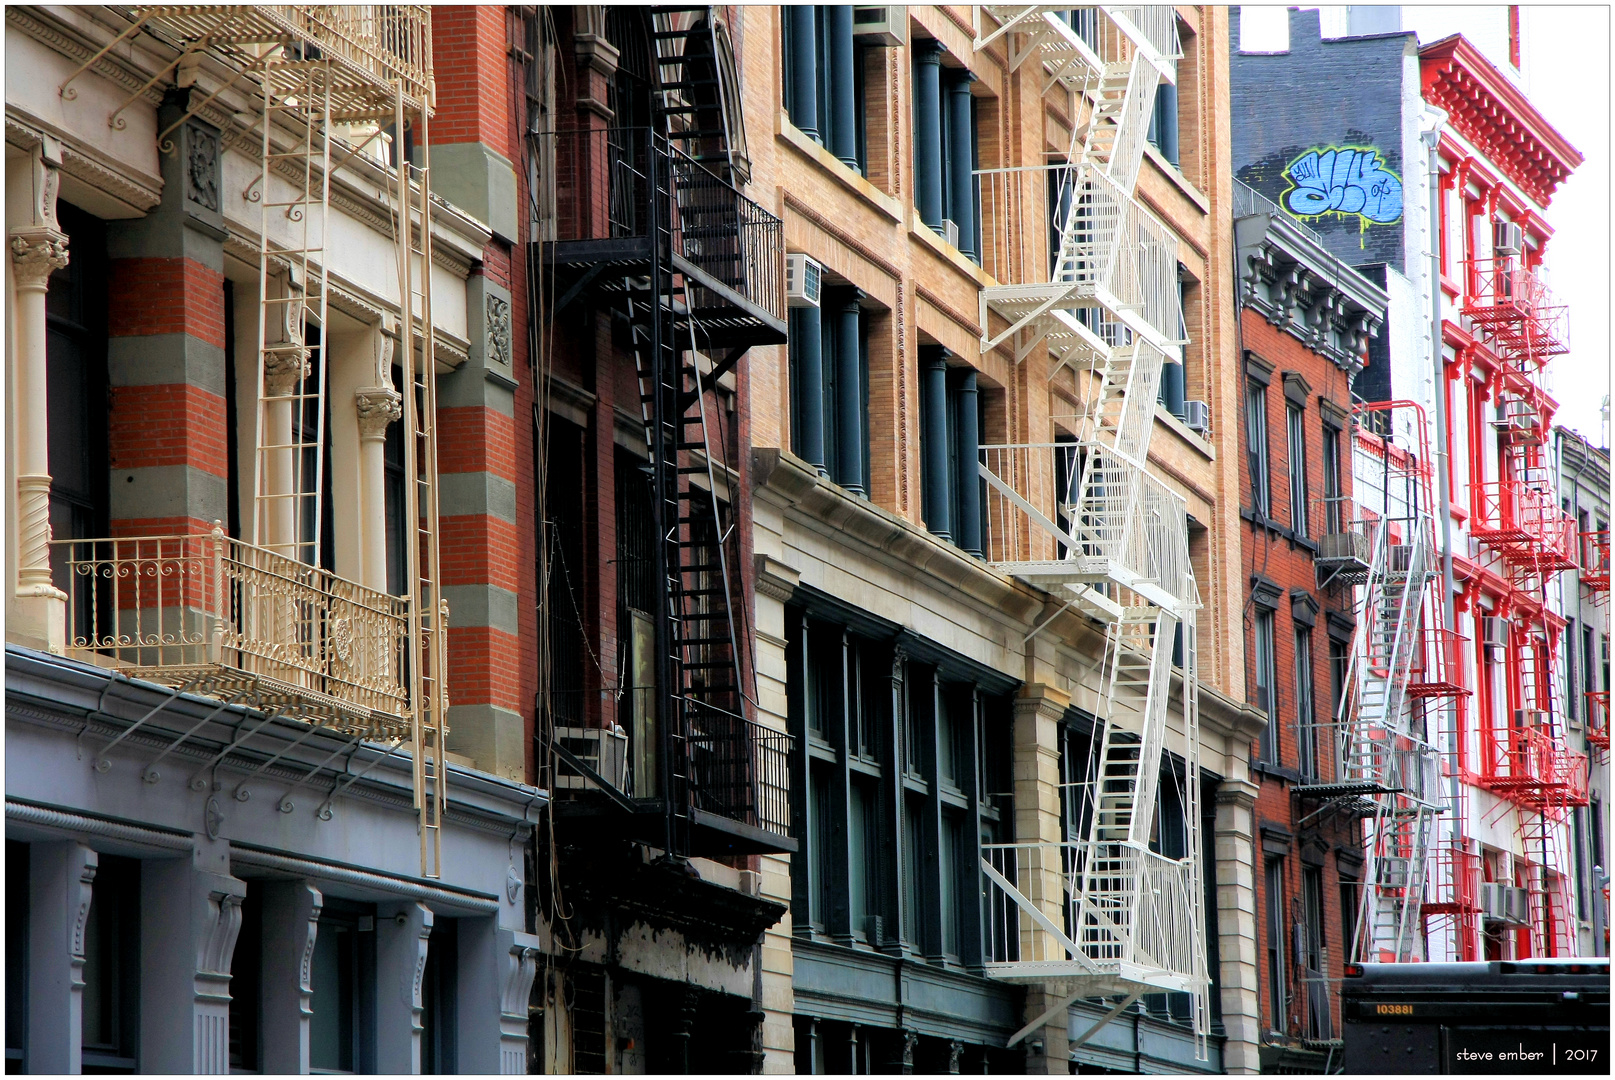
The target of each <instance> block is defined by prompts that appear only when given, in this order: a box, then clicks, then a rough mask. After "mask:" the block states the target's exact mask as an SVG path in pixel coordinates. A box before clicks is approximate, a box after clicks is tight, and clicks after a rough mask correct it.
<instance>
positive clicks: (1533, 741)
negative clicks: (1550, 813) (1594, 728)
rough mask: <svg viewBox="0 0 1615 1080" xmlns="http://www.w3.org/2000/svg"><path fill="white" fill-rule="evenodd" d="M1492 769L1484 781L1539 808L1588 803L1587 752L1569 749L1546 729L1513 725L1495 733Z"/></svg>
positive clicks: (1507, 794) (1481, 781) (1507, 796)
mask: <svg viewBox="0 0 1615 1080" xmlns="http://www.w3.org/2000/svg"><path fill="white" fill-rule="evenodd" d="M1493 736H1494V738H1495V740H1496V742H1495V744H1494V746H1493V758H1492V761H1491V763H1490V765H1491V769H1490V771H1489V772H1488V773H1487V774H1486V775H1484V776H1482V777H1481V778H1480V785H1481V786H1482V787H1484V788H1486V789H1488V790H1490V791H1493V792H1495V793H1496V794H1498V795H1501V796H1502V797H1504V798H1506V799H1509V800H1511V801H1513V802H1516V803H1519V804H1520V805H1521V806H1525V807H1529V808H1531V809H1535V810H1545V809H1557V808H1561V807H1566V806H1585V805H1587V755H1586V754H1579V753H1576V752H1574V751H1571V750H1567V749H1565V747H1564V745H1563V744H1562V743H1561V742H1560V741H1559V740H1558V739H1556V738H1554V737H1553V736H1552V735H1550V734H1549V733H1548V732H1546V731H1542V730H1540V729H1538V728H1536V727H1511V728H1507V729H1505V730H1503V731H1497V732H1494V733H1493Z"/></svg>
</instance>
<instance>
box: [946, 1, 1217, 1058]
mask: <svg viewBox="0 0 1615 1080" xmlns="http://www.w3.org/2000/svg"><path fill="white" fill-rule="evenodd" d="M976 26H977V37H976V47H977V48H978V49H980V48H985V47H987V46H988V45H990V44H992V43H993V42H995V41H998V40H999V39H1000V38H1002V39H1003V40H1004V42H1005V43H1006V48H1007V49H1008V53H1009V58H1010V66H1011V68H1012V70H1013V69H1018V68H1020V67H1022V66H1023V65H1025V64H1027V63H1040V64H1041V65H1042V68H1043V72H1044V74H1045V76H1046V78H1047V92H1048V93H1050V94H1059V95H1067V94H1070V95H1072V96H1073V97H1074V98H1075V99H1076V100H1075V101H1074V102H1073V104H1075V105H1077V108H1076V109H1075V110H1074V111H1073V113H1072V115H1077V116H1083V115H1085V116H1086V122H1084V123H1081V124H1079V125H1078V126H1077V127H1076V128H1075V129H1074V130H1073V132H1072V140H1071V144H1070V146H1069V148H1068V150H1067V152H1066V155H1065V160H1063V161H1061V162H1059V163H1057V164H1052V165H1032V166H1023V167H1016V168H1006V169H995V170H983V171H982V172H981V173H980V174H978V175H979V176H980V178H981V182H982V217H983V228H982V231H983V236H984V237H987V238H990V239H988V240H987V241H986V243H985V244H984V246H985V248H986V250H985V251H984V252H983V260H982V261H983V266H984V268H985V269H986V270H987V271H988V273H989V274H991V275H992V277H993V278H994V279H995V281H996V282H997V284H994V285H990V286H987V287H985V288H984V289H983V290H982V294H981V319H982V325H983V327H984V328H986V336H984V338H983V340H982V349H983V351H984V352H985V351H988V350H991V349H994V348H998V347H999V346H1001V345H1006V344H1007V345H1009V346H1011V347H1012V348H1013V350H1014V354H1015V357H1016V360H1017V362H1024V361H1025V359H1026V358H1027V357H1029V356H1032V355H1033V353H1034V350H1036V349H1047V350H1048V351H1049V353H1050V354H1051V355H1052V357H1053V359H1054V363H1053V364H1052V366H1051V371H1050V374H1049V379H1050V380H1051V381H1052V380H1053V379H1054V378H1055V377H1056V376H1057V375H1058V374H1059V373H1060V372H1061V371H1062V370H1063V369H1065V368H1067V367H1069V368H1071V369H1072V370H1073V372H1074V373H1075V375H1076V379H1077V386H1078V391H1079V394H1081V395H1083V397H1084V399H1085V404H1084V406H1083V408H1082V410H1081V415H1080V416H1079V417H1078V418H1077V424H1076V431H1075V438H1074V440H1073V441H1069V442H1065V441H1062V442H1053V443H1037V444H1016V445H997V446H983V447H982V460H981V464H980V471H981V476H982V478H983V479H984V480H985V481H986V482H987V485H988V499H987V514H988V527H987V544H988V559H989V560H990V561H991V562H992V563H993V564H994V565H995V566H997V567H998V568H999V569H1001V570H1004V571H1006V572H1008V573H1011V574H1014V575H1015V576H1017V577H1020V578H1022V579H1023V580H1026V581H1029V582H1031V583H1033V584H1036V585H1038V586H1041V587H1043V588H1045V589H1049V590H1050V591H1054V592H1057V593H1062V594H1069V600H1070V602H1071V604H1072V606H1074V607H1076V608H1077V609H1078V610H1081V611H1084V612H1086V613H1088V614H1089V615H1091V616H1093V617H1095V618H1097V619H1099V620H1100V621H1102V622H1103V623H1105V624H1106V631H1105V647H1104V654H1103V659H1102V662H1101V666H1100V669H1099V674H1100V680H1101V682H1100V705H1099V708H1098V710H1097V711H1098V713H1099V715H1098V717H1097V719H1098V721H1099V722H1100V724H1102V729H1096V739H1097V740H1098V741H1099V744H1100V745H1099V749H1098V753H1097V755H1096V756H1095V758H1094V759H1093V761H1092V763H1091V765H1090V767H1089V775H1088V776H1087V777H1086V778H1085V779H1083V780H1082V781H1081V782H1080V783H1073V784H1071V785H1070V787H1071V788H1072V789H1073V790H1071V791H1069V792H1068V795H1069V796H1070V798H1072V799H1074V800H1075V801H1076V804H1078V805H1080V806H1082V807H1083V808H1084V810H1083V812H1082V813H1080V814H1077V815H1073V816H1072V821H1073V822H1074V824H1072V825H1070V826H1068V828H1067V830H1066V833H1067V835H1065V836H1063V837H1062V839H1061V840H1060V841H1058V842H1048V841H1041V842H1040V841H1034V842H1021V843H1015V844H1003V845H995V846H992V847H989V848H987V849H986V850H985V856H984V858H983V860H982V869H983V872H984V873H985V874H986V876H987V878H988V880H989V881H990V882H991V883H992V890H991V892H990V900H989V903H990V910H991V917H992V920H993V931H994V949H993V953H994V955H993V958H992V960H991V961H990V962H989V963H988V964H987V969H988V972H989V973H990V974H992V975H993V976H995V977H998V978H1003V979H1009V980H1014V981H1019V982H1027V983H1038V984H1044V985H1046V986H1047V987H1048V988H1049V990H1050V992H1051V994H1053V995H1055V996H1056V998H1057V999H1063V1000H1059V1001H1058V1003H1057V1004H1056V1005H1055V1006H1054V1007H1053V1008H1051V1009H1050V1010H1049V1011H1048V1012H1047V1013H1046V1014H1045V1015H1044V1016H1042V1017H1039V1018H1038V1019H1037V1020H1035V1021H1033V1022H1032V1023H1031V1024H1028V1025H1027V1027H1026V1028H1025V1029H1023V1031H1022V1032H1020V1033H1019V1034H1018V1035H1017V1036H1016V1038H1015V1039H1013V1040H1011V1042H1012V1044H1013V1042H1015V1041H1017V1040H1018V1039H1019V1038H1022V1037H1024V1036H1025V1035H1027V1034H1028V1033H1029V1032H1031V1031H1033V1030H1036V1029H1037V1028H1038V1027H1040V1026H1042V1025H1043V1024H1045V1023H1047V1022H1049V1021H1050V1020H1052V1019H1054V1018H1055V1017H1056V1016H1057V1015H1058V1014H1059V1012H1060V1011H1061V1010H1063V1009H1065V1007H1066V1006H1067V1005H1068V1004H1069V1003H1070V1002H1071V1001H1073V1000H1075V999H1076V998H1079V997H1107V998H1117V999H1120V1004H1117V1005H1116V1006H1115V1007H1114V1008H1113V1009H1112V1011H1111V1012H1110V1013H1109V1014H1108V1015H1107V1016H1106V1017H1105V1018H1104V1021H1108V1020H1109V1019H1111V1017H1113V1016H1115V1015H1117V1014H1119V1013H1120V1012H1121V1010H1122V1009H1124V1008H1125V1007H1126V1006H1127V1005H1129V1004H1131V1003H1132V1002H1133V1001H1134V1000H1136V999H1137V998H1138V997H1140V996H1142V995H1143V994H1148V993H1161V992H1181V993H1186V994H1189V995H1191V1000H1192V1002H1193V1006H1192V1015H1193V1022H1194V1028H1195V1031H1196V1033H1197V1036H1198V1043H1199V1053H1200V1055H1201V1056H1202V1057H1204V1056H1205V1036H1206V1034H1207V1032H1208V1031H1209V1012H1208V1004H1207V993H1208V987H1209V981H1208V972H1207V961H1206V944H1205V929H1204V920H1203V913H1202V910H1201V905H1202V896H1203V883H1202V867H1201V859H1200V790H1199V733H1198V713H1197V699H1198V681H1197V676H1196V648H1195V612H1196V610H1197V609H1198V608H1199V606H1200V600H1199V593H1198V589H1197V587H1196V584H1195V579H1194V573H1193V570H1192V568H1191V566H1190V563H1189V552H1188V521H1187V513H1186V509H1185V504H1184V502H1183V500H1182V498H1181V497H1179V496H1177V495H1176V494H1174V493H1173V492H1171V491H1170V490H1169V489H1168V488H1166V487H1165V485H1163V484H1162V483H1161V482H1160V481H1159V480H1157V479H1155V478H1154V477H1152V476H1150V475H1149V473H1148V472H1147V470H1146V464H1147V461H1148V456H1149V440H1150V434H1151V431H1152V429H1153V427H1154V414H1155V403H1156V397H1157V390H1158V386H1159V382H1160V378H1161V365H1162V363H1163V362H1164V361H1165V360H1166V359H1167V358H1169V357H1170V358H1172V359H1178V358H1179V357H1180V351H1181V347H1182V345H1183V323H1182V313H1181V311H1180V307H1179V293H1178V274H1177V252H1178V240H1177V237H1176V236H1174V235H1173V234H1172V232H1171V231H1170V230H1169V229H1168V228H1167V227H1166V226H1165V225H1163V224H1162V223H1161V222H1160V221H1158V220H1157V219H1156V218H1155V217H1154V216H1153V215H1152V214H1151V213H1150V212H1149V211H1148V210H1146V209H1145V208H1144V207H1143V206H1142V205H1141V204H1140V203H1139V202H1138V201H1137V200H1136V199H1135V198H1134V191H1133V188H1134V183H1135V181H1136V179H1137V176H1138V170H1139V166H1140V164H1141V162H1142V159H1143V153H1144V143H1145V139H1146V133H1147V130H1148V125H1149V120H1150V117H1151V115H1152V113H1153V109H1154V102H1155V95H1156V90H1157V88H1158V86H1159V85H1160V82H1161V80H1162V79H1163V78H1164V79H1167V80H1169V81H1170V80H1175V78H1176V72H1175V62H1176V59H1177V58H1178V55H1179V49H1178V39H1177V26H1176V15H1175V13H1174V11H1173V9H1172V8H1170V7H1100V8H1090V9H1078V10H1076V11H1072V10H1071V9H1066V8H1058V7H1054V6H1047V5H1031V6H1027V5H1012V6H1011V5H1006V6H993V7H981V8H978V9H977V22H976ZM1040 220H1047V221H1049V222H1050V227H1049V235H1048V239H1047V241H1046V242H1044V241H1042V239H1041V238H1040V237H1039V235H1038V232H1037V230H1036V228H1035V227H1032V228H1028V226H1029V225H1032V223H1034V222H1037V221H1040ZM1174 652H1176V653H1177V656H1176V657H1174ZM1174 660H1176V661H1177V663H1176V664H1175V663H1174ZM1174 667H1178V668H1179V669H1180V670H1179V671H1178V672H1177V674H1179V675H1180V680H1181V681H1180V684H1179V685H1180V691H1181V695H1182V696H1181V708H1182V717H1183V735H1184V759H1185V760H1184V772H1183V777H1182V779H1181V781H1179V782H1180V783H1181V785H1182V791H1181V796H1180V797H1179V798H1178V799H1176V800H1172V801H1170V802H1168V801H1165V800H1162V799H1161V797H1160V796H1161V793H1160V792H1159V790H1158V786H1159V783H1160V782H1161V776H1162V766H1163V763H1164V760H1165V743H1166V738H1167V713H1168V703H1169V699H1170V698H1171V697H1172V696H1173V693H1172V691H1173V676H1174ZM1101 731H1102V734H1100V732H1101ZM1168 805H1170V806H1172V807H1173V809H1172V811H1171V815H1172V816H1173V817H1174V818H1178V817H1181V820H1178V821H1170V822H1169V821H1165V820H1160V819H1161V818H1162V817H1163V816H1164V812H1163V811H1162V810H1160V809H1159V808H1160V807H1163V806H1168ZM1168 834H1170V835H1174V836H1177V837H1179V838H1181V840H1182V854H1181V855H1176V856H1173V855H1167V854H1162V853H1161V851H1160V847H1161V846H1162V845H1161V844H1160V843H1152V838H1154V837H1161V836H1166V835H1168ZM1104 1021H1101V1023H1103V1022H1104ZM1098 1026H1099V1025H1095V1026H1094V1027H1093V1028H1092V1029H1090V1031H1089V1032H1088V1034H1086V1035H1084V1036H1082V1037H1081V1038H1079V1039H1076V1040H1074V1041H1073V1043H1072V1047H1073V1049H1074V1048H1075V1046H1077V1045H1080V1044H1081V1043H1082V1042H1083V1041H1085V1040H1086V1039H1087V1038H1089V1037H1091V1035H1092V1034H1093V1032H1094V1031H1096V1030H1097V1029H1098Z"/></svg>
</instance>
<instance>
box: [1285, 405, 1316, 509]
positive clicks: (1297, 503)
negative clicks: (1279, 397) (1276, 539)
mask: <svg viewBox="0 0 1615 1080" xmlns="http://www.w3.org/2000/svg"><path fill="white" fill-rule="evenodd" d="M1284 426H1285V435H1286V442H1287V443H1288V446H1287V448H1286V451H1285V453H1286V464H1287V465H1288V466H1289V474H1290V531H1291V532H1293V533H1294V534H1295V536H1296V537H1297V539H1302V540H1305V539H1307V538H1308V537H1310V536H1311V535H1312V533H1311V529H1310V528H1309V526H1308V521H1307V519H1308V516H1309V513H1308V511H1309V509H1310V508H1309V506H1308V504H1307V420H1306V411H1305V410H1304V409H1302V408H1301V406H1299V405H1297V404H1296V403H1295V402H1293V401H1288V402H1286V403H1285V406H1284Z"/></svg>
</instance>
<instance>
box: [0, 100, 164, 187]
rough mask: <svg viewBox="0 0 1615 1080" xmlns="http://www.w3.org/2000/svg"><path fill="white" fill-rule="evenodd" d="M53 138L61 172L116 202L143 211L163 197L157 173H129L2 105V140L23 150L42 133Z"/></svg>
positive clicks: (33, 144) (35, 119)
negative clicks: (59, 148) (57, 145)
mask: <svg viewBox="0 0 1615 1080" xmlns="http://www.w3.org/2000/svg"><path fill="white" fill-rule="evenodd" d="M47 135H48V136H49V137H51V138H53V139H56V140H57V141H58V142H60V143H61V146H62V172H63V173H65V174H66V175H68V176H71V177H73V178H74V179H76V180H81V181H83V182H84V183H86V184H88V185H90V186H91V187H93V188H95V189H96V190H98V191H104V192H106V193H107V194H108V195H110V196H112V197H113V198H114V199H117V200H118V201H119V202H122V203H126V204H128V205H129V206H131V207H133V208H134V209H136V210H139V211H141V212H142V213H145V212H147V211H150V210H151V209H152V208H153V207H155V206H156V205H157V204H158V203H160V202H162V200H163V182H162V179H161V178H160V177H146V176H141V175H139V174H137V173H132V172H130V171H128V170H126V169H124V168H123V167H121V164H120V163H119V162H117V161H115V160H113V159H110V158H107V157H105V156H103V155H102V154H100V153H98V152H97V151H96V150H95V149H94V148H93V147H88V146H84V145H83V144H81V143H80V142H79V141H78V140H77V139H75V138H73V137H72V136H71V135H68V134H67V133H66V132H63V131H60V130H58V129H56V128H54V127H53V126H52V125H50V124H47V123H45V122H44V121H43V120H40V119H39V118H38V117H35V116H32V115H30V114H28V113H27V112H26V111H25V110H23V109H21V108H20V107H18V106H17V105H15V104H11V103H7V105H6V144H7V145H8V146H15V147H18V148H20V149H23V150H30V151H31V150H33V149H34V148H36V147H37V146H39V144H40V140H41V139H42V138H43V137H44V136H47Z"/></svg>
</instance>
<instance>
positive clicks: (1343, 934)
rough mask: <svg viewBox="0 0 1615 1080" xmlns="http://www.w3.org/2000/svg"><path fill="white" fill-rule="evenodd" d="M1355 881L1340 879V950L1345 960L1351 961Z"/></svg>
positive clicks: (1356, 899)
mask: <svg viewBox="0 0 1615 1080" xmlns="http://www.w3.org/2000/svg"><path fill="white" fill-rule="evenodd" d="M1357 904H1358V893H1357V881H1356V879H1354V878H1349V877H1345V876H1344V875H1342V877H1341V879H1340V949H1341V954H1342V955H1343V956H1344V957H1345V958H1346V959H1347V960H1353V959H1355V957H1354V956H1353V954H1352V948H1353V946H1354V945H1355V944H1356V940H1355V939H1356V937H1357Z"/></svg>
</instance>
